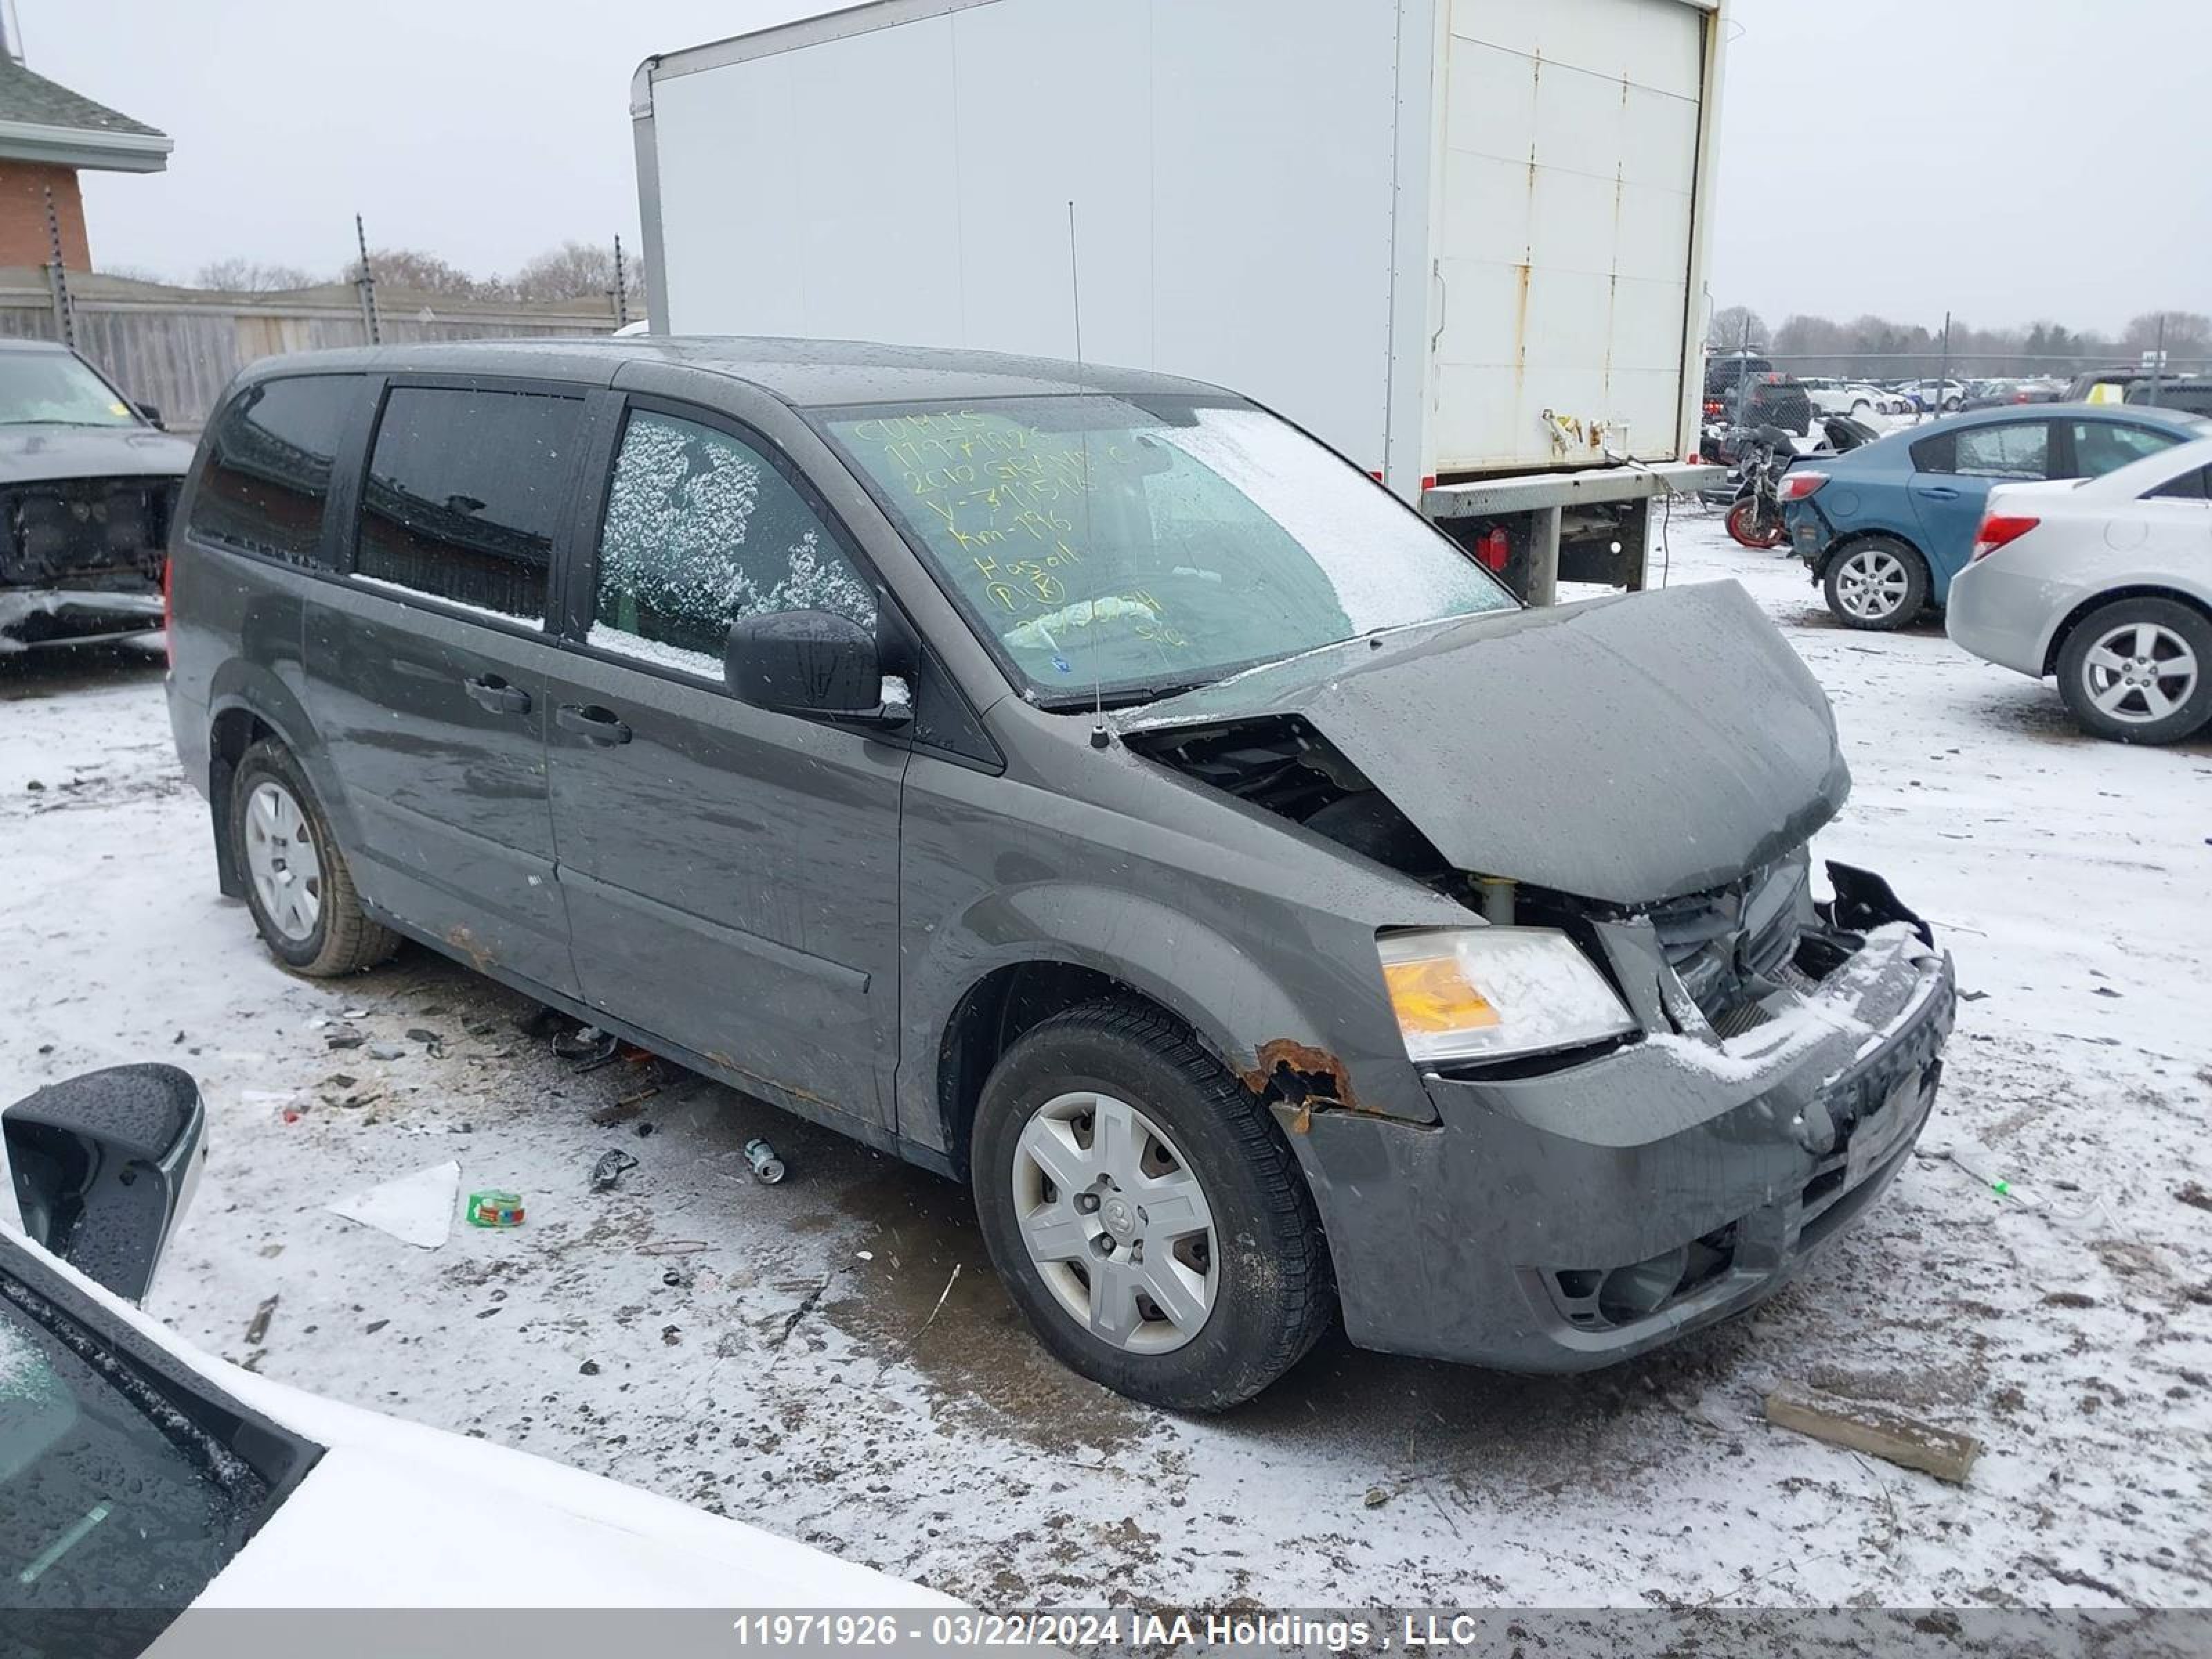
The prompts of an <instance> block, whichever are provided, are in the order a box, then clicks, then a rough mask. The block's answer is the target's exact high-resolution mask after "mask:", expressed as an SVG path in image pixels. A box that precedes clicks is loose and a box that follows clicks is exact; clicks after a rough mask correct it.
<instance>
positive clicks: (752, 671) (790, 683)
mask: <svg viewBox="0 0 2212 1659" xmlns="http://www.w3.org/2000/svg"><path fill="white" fill-rule="evenodd" d="M722 678H723V679H724V681H725V682H726V684H728V686H729V688H730V690H732V692H733V693H734V694H736V696H738V699H739V700H740V701H742V702H749V703H750V704H752V705H753V707H755V708H773V709H775V710H776V711H777V712H778V713H781V714H813V715H817V716H821V717H823V718H827V719H830V720H857V721H860V722H862V723H864V724H866V725H870V726H902V725H904V724H905V723H906V722H907V721H908V720H911V719H913V718H914V708H913V702H912V700H911V698H910V697H907V698H902V697H900V696H895V695H890V694H892V693H896V692H898V691H902V690H905V684H904V682H903V681H901V680H898V679H896V678H895V677H894V678H886V677H885V675H884V671H883V662H882V659H881V658H880V656H879V655H878V653H877V650H876V635H875V631H874V630H873V629H869V628H866V627H863V626H862V625H861V624H860V623H856V622H854V620H853V619H852V618H851V617H842V616H839V615H838V614H837V613H836V611H771V612H769V613H768V614H767V615H765V616H759V617H739V618H738V620H737V621H736V622H733V623H731V624H730V634H729V638H728V639H727V640H726V641H725V642H724V644H723V646H722Z"/></svg>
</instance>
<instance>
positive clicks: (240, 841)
mask: <svg viewBox="0 0 2212 1659" xmlns="http://www.w3.org/2000/svg"><path fill="white" fill-rule="evenodd" d="M230 851H231V857H232V858H233V860H234V861H235V867H236V869H237V870H238V872H239V873H240V875H242V876H243V877H244V878H246V905H247V907H248V908H250V909H251V910H252V912H253V925H254V927H256V928H258V930H259V931H260V933H261V940H262V943H263V944H264V945H267V946H268V947H269V950H270V954H271V955H273V956H274V957H276V959H277V961H279V962H281V963H283V964H284V965H285V966H286V967H287V968H289V969H292V971H293V972H295V973H297V974H304V975H307V977H309V978H310V979H333V978H336V977H337V976H338V975H342V974H355V973H359V972H360V971H361V970H362V969H364V968H374V966H376V964H377V963H380V962H382V961H384V960H386V958H387V957H390V956H391V955H392V952H393V951H396V950H398V948H399V936H398V934H396V933H392V930H391V929H389V928H387V927H383V926H381V925H380V924H379V923H376V922H374V921H370V920H369V919H368V915H366V914H365V913H364V912H363V911H362V908H361V896H360V894H359V893H358V892H356V890H355V888H354V884H353V872H352V871H351V870H350V869H349V868H348V867H347V866H346V861H345V854H343V853H342V852H340V851H339V850H338V844H337V841H336V840H335V839H334V838H333V837H332V836H331V829H330V822H329V820H328V819H326V818H325V817H324V816H323V809H322V807H321V805H319V803H318V802H317V801H316V799H315V796H314V792H313V790H311V789H309V788H308V787H307V781H306V779H305V778H303V777H302V776H301V773H300V767H299V763H298V762H296V761H295V760H294V759H293V758H292V756H291V753H290V751H289V750H287V749H286V748H285V747H284V746H283V744H279V743H276V742H275V741H273V740H269V739H264V741H262V742H260V743H257V744H254V745H253V747H252V748H251V749H249V750H246V756H245V758H244V759H242V760H240V762H239V763H238V770H237V772H236V773H235V774H234V776H233V778H232V780H231V791H230Z"/></svg>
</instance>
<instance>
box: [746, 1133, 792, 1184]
mask: <svg viewBox="0 0 2212 1659" xmlns="http://www.w3.org/2000/svg"><path fill="white" fill-rule="evenodd" d="M745 1162H746V1163H748V1164H751V1165H752V1166H753V1179H754V1180H756V1181H757V1182H760V1183H761V1185H762V1186H763V1187H773V1186H775V1183H776V1182H779V1181H781V1180H782V1179H783V1177H784V1168H783V1160H782V1159H781V1158H778V1157H777V1156H776V1155H775V1147H773V1146H769V1144H768V1142H767V1141H765V1140H763V1139H761V1138H760V1137H759V1136H758V1135H755V1136H754V1137H753V1138H752V1139H750V1140H748V1141H747V1142H745Z"/></svg>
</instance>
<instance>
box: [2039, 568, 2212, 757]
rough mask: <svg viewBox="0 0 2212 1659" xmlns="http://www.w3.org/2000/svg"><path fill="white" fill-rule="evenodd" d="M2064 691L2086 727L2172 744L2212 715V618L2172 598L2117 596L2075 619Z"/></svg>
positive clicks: (2061, 676)
mask: <svg viewBox="0 0 2212 1659" xmlns="http://www.w3.org/2000/svg"><path fill="white" fill-rule="evenodd" d="M2058 695H2059V696H2062V697H2063V698H2064V699H2065V700H2066V707H2067V708H2068V709H2069V711H2070V712H2071V713H2072V714H2073V716H2074V718H2075V720H2076V721H2077V722H2078V723H2079V724H2080V726H2081V729H2082V730H2083V731H2085V732H2089V733H2090V734H2091V735H2092V736H2093V737H2100V738H2111V739H2112V741H2113V742H2115V743H2142V744H2166V743H2179V742H2180V741H2181V739H2182V738H2186V737H2188V736H2189V735H2191V733H2192V732H2197V731H2198V730H2199V729H2201V728H2202V727H2203V726H2204V725H2205V723H2206V722H2207V721H2208V720H2212V622H2207V621H2206V620H2205V619H2204V617H2203V614H2202V613H2201V612H2198V611H2193V610H2191V608H2190V607H2189V606H2187V605H2183V604H2180V603H2179V601H2177V600H2173V599H2117V600H2115V601H2113V602H2112V604H2110V605H2100V606H2099V607H2098V608H2097V609H2096V610H2094V611H2091V612H2090V613H2089V614H2088V615H2087V616H2086V617H2082V618H2081V621H2080V622H2078V623H2075V625H2074V629H2073V631H2072V632H2071V633H2069V634H2068V635H2067V636H2066V644H2065V647H2064V648H2063V649H2062V650H2061V651H2060V652H2059V653H2058Z"/></svg>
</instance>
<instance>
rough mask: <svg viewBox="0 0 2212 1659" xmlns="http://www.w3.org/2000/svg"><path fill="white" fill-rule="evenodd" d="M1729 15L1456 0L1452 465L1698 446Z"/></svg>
mask: <svg viewBox="0 0 2212 1659" xmlns="http://www.w3.org/2000/svg"><path fill="white" fill-rule="evenodd" d="M1711 26H1712V14H1711V12H1709V11H1708V10H1706V9H1704V8H1703V7H1701V6H1699V5H1695V4H1692V3H1686V0H1546V3H1543V4H1529V3H1528V0H1452V3H1451V9H1450V17H1449V30H1448V35H1447V40H1446V51H1447V53H1448V57H1447V61H1446V62H1445V63H1444V64H1443V65H1441V66H1440V70H1441V80H1442V88H1441V89H1442V91H1443V99H1444V109H1443V118H1442V119H1443V130H1442V133H1441V153H1440V157H1439V163H1440V167H1441V170H1442V171H1441V179H1440V180H1439V185H1438V188H1439V191H1440V192H1441V198H1442V202H1441V205H1442V212H1441V215H1440V216H1439V219H1438V221H1437V246H1436V247H1435V250H1434V252H1435V255H1436V259H1437V277H1438V283H1437V287H1438V292H1437V298H1436V300H1435V301H1434V304H1435V306H1436V313H1435V318H1434V320H1435V322H1436V325H1437V350H1436V358H1435V362H1434V364H1433V367H1432V368H1431V376H1432V379H1431V393H1432V397H1433V400H1434V401H1433V427H1432V434H1431V442H1432V449H1433V454H1434V459H1435V461H1436V470H1437V471H1438V472H1440V473H1443V474H1444V475H1446V476H1450V475H1452V474H1455V473H1469V472H1484V471H1501V470H1504V469H1508V468H1519V469H1522V470H1528V469H1534V470H1539V471H1541V470H1543V469H1546V468H1549V467H1553V466H1558V465H1572V464H1577V463H1587V462H1590V461H1595V460H1600V459H1603V458H1604V456H1605V454H1606V453H1608V452H1609V453H1612V454H1613V455H1615V456H1632V457H1633V458H1634V459H1639V460H1645V461H1662V460H1668V459H1680V458H1679V456H1677V455H1676V454H1675V453H1674V449H1675V445H1676V442H1677V440H1678V428H1679V427H1680V420H1681V411H1682V400H1683V376H1684V373H1685V368H1684V365H1685V362H1686V356H1687V344H1688V341H1687V334H1686V331H1687V329H1688V328H1689V326H1690V325H1691V321H1692V299H1693V296H1692V293H1691V291H1690V272H1691V265H1692V231H1693V228H1694V220H1695V211H1694V210H1695V207H1696V204H1697V180H1698V165H1699V143H1700V134H1701V131H1702V130H1703V126H1704V123H1703V121H1702V120H1701V112H1702V106H1703V102H1704V100H1705V91H1706V88H1705V65H1706V52H1705V35H1706V31H1707V29H1708V28H1709V27H1711ZM1547 411H1550V412H1551V414H1552V415H1553V416H1556V417H1558V418H1557V420H1556V421H1547V418H1546V414H1547Z"/></svg>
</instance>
